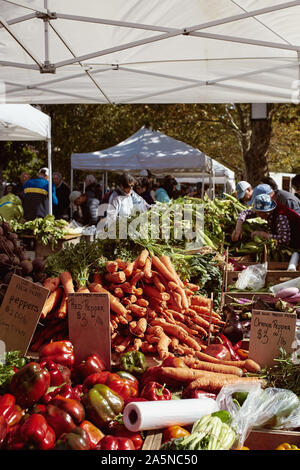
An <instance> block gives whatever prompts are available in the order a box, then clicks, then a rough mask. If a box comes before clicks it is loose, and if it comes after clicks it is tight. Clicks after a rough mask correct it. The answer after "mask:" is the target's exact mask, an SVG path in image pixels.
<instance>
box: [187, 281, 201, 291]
mask: <svg viewBox="0 0 300 470" xmlns="http://www.w3.org/2000/svg"><path fill="white" fill-rule="evenodd" d="M186 288H187V289H189V290H191V291H193V292H198V290H199V286H197V285H196V284H193V283H191V282H187V283H186Z"/></svg>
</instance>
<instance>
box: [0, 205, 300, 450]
mask: <svg viewBox="0 0 300 470" xmlns="http://www.w3.org/2000/svg"><path fill="white" fill-rule="evenodd" d="M182 199H183V201H181V200H179V201H177V202H180V201H181V203H186V202H187V201H188V200H189V199H187V198H182ZM191 202H192V200H190V203H191ZM204 202H205V204H206V211H205V215H206V217H207V218H208V222H209V223H208V226H207V228H206V229H207V230H208V233H210V230H211V228H210V227H211V226H213V224H214V219H213V218H212V217H211V214H212V213H214V214H215V217H216V218H217V219H218V221H219V224H220V223H223V222H224V221H223V219H222V217H221V216H222V214H223V211H224V208H226V214H227V218H228V215H230V217H232V225H234V223H235V219H234V217H235V215H236V214H237V213H238V211H239V203H238V202H237V201H236V200H235V199H234V198H231V197H228V199H226V200H214V201H210V200H208V199H205V201H204ZM167 208H168V205H167V204H166V205H164V209H163V210H162V214H163V215H162V217H168V218H169V220H170V222H171V226H172V223H173V219H172V217H171V218H170V215H166V212H167ZM191 209H192V210H195V207H194V206H193V204H191ZM152 210H153V209H152ZM209 224H210V225H209ZM161 225H163V220H162V223H161V224H160V226H161ZM205 225H206V224H205ZM1 228H2V230H3V234H4V235H5V236H6V238H8V235H9V233H10V231H9V227H8V226H7V225H3V224H2V227H1ZM172 230H173V229H172ZM171 232H172V231H171ZM212 234H214V237H213V240H211V239H209V238H208V235H205V234H203V236H204V235H205V238H203V240H204V246H202V248H201V249H198V250H197V252H196V253H194V254H193V255H191V254H189V253H188V252H187V251H186V243H185V242H187V241H188V240H182V241H181V243H178V240H176V238H175V237H174V238H172V237H171V239H169V240H165V239H164V238H161V237H160V238H158V239H155V240H152V239H151V238H149V237H148V238H140V239H131V238H128V239H127V240H119V239H109V238H107V239H104V240H95V241H93V242H91V243H87V242H86V241H85V240H80V242H79V243H77V244H70V245H68V246H64V247H63V248H62V249H61V250H60V251H59V252H58V253H54V254H51V255H49V256H48V257H47V258H46V259H45V262H44V265H43V266H39V272H40V275H41V276H40V277H39V280H38V281H37V279H36V278H35V277H32V279H31V280H29V279H28V278H27V275H26V274H25V272H22V271H18V272H16V274H17V275H15V274H14V275H12V277H11V280H10V282H9V283H8V284H7V285H6V289H4V290H3V296H2V297H3V300H2V304H1V307H0V319H1V328H0V333H1V336H0V339H2V341H4V342H5V344H6V345H7V352H6V363H5V364H4V365H3V366H1V365H0V388H1V393H0V429H1V434H0V445H1V446H2V448H4V449H9V450H17V449H28V448H35V449H39V450H42V449H43V450H47V449H53V450H75V449H76V450H79V449H80V450H89V451H91V450H93V451H95V450H136V451H138V450H140V449H142V450H159V449H160V450H164V451H168V452H171V451H173V450H182V451H185V450H190V451H196V450H235V449H243V448H244V447H249V448H250V450H256V449H263V450H275V449H278V450H279V449H280V450H281V449H282V450H283V449H286V448H287V445H288V444H289V445H290V446H292V445H293V446H294V447H295V448H298V446H299V445H300V432H299V429H300V401H299V396H300V390H299V365H298V363H297V361H295V350H296V349H297V348H298V349H299V339H300V338H299V330H298V325H297V312H296V310H297V303H296V302H295V303H292V300H293V299H292V298H291V297H292V296H294V295H297V294H296V286H295V287H294V288H293V289H294V290H293V291H292V290H291V288H290V290H289V291H287V290H285V292H282V289H281V286H280V283H279V281H281V280H282V277H280V276H282V273H281V274H280V275H279V277H278V278H274V277H273V278H270V279H272V282H273V286H271V287H272V288H273V291H274V292H273V291H272V290H270V291H269V292H268V295H267V297H266V295H265V296H264V297H261V298H260V299H258V301H256V299H255V302H254V299H250V301H249V302H248V304H246V303H245V299H244V301H243V304H241V303H239V301H238V300H239V299H238V298H235V297H233V300H232V301H231V302H229V303H227V302H226V303H225V304H224V303H223V299H224V296H227V295H230V292H229V286H230V284H229V283H228V279H227V282H226V273H228V272H229V269H230V266H231V267H233V266H234V263H236V264H235V266H236V267H237V266H238V265H239V269H240V271H236V272H243V271H245V270H246V267H247V266H246V264H245V265H244V266H242V259H241V258H240V259H236V257H233V256H232V255H231V256H230V258H229V255H228V251H230V247H229V246H227V247H225V244H224V237H222V236H221V235H218V234H217V233H215V231H214V230H211V235H212ZM12 238H16V237H12ZM228 243H229V242H228ZM211 245H212V246H211ZM235 249H236V247H235ZM261 253H262V255H263V256H264V255H265V254H266V251H264V250H262V251H261ZM256 256H257V253H255V256H254V258H255V257H256ZM263 261H264V260H262V264H263ZM257 264H258V263H257V261H256V260H255V259H254V260H253V261H252V264H251V262H250V261H249V262H248V266H251V265H252V266H255V265H257ZM272 267H274V266H272ZM273 271H276V269H273ZM281 271H282V270H281ZM295 272H296V274H297V271H295ZM286 273H288V271H286ZM296 274H295V276H296ZM295 276H294V275H293V276H291V277H292V278H293V279H290V280H292V281H295V282H296V280H297V277H295ZM268 287H269V286H268ZM232 294H234V295H236V291H234V292H232ZM242 294H243V295H244V296H246V295H247V293H246V292H245V293H244V292H242ZM248 294H249V295H252V294H253V292H250V291H249V292H248ZM283 294H284V295H285V297H283ZM281 296H282V297H281ZM288 297H289V298H290V302H287V304H286V305H285V306H284V305H282V308H281V309H280V310H279V307H278V305H277V304H278V302H280V301H281V300H282V301H285V302H286V299H287V298H288ZM241 305H242V307H241ZM280 305H281V303H280ZM24 306H26V308H25V307H24ZM28 308H30V319H31V320H30V322H27V323H23V322H22V319H24V318H27V316H26V313H25V312H27V309H28ZM24 309H25V311H24ZM261 315H264V317H263V319H266V318H268V319H270V318H271V319H272V318H273V316H274V315H275V318H276V322H275V323H274V325H277V327H276V331H277V332H278V331H280V338H281V341H280V342H278V340H277V339H276V336H274V337H273V335H272V328H273V326H272V325H273V323H272V322H271V323H270V325H271V326H270V327H269V333H266V332H263V337H265V336H266V335H268V337H269V341H270V343H269V344H267V345H265V344H264V342H263V341H261V340H260V338H261V336H262V333H259V331H258V328H257V325H256V324H255V323H254V322H253V319H256V318H261V317H260V316H261ZM249 320H250V325H251V328H250V337H249V334H248V333H249ZM247 323H248V325H247ZM265 323H266V321H265ZM12 332H13V334H12ZM251 332H252V337H251ZM253 332H254V333H253ZM277 338H278V336H277ZM295 339H296V342H297V345H296V348H295V344H294V342H295ZM253 344H254V347H255V349H256V350H257V351H259V353H260V354H259V356H257V354H255V353H253ZM270 344H272V348H270ZM293 345H294V346H293ZM18 346H19V347H18ZM18 349H19V352H18ZM270 349H271V351H272V355H271V356H270V354H269V352H268V351H269V350H270ZM29 376H30V377H33V376H34V377H35V380H36V384H38V385H36V386H32V388H30V390H29V391H28V387H27V381H28V377H29ZM24 387H27V388H26V390H27V391H26V393H25V391H24V390H25V388H24ZM178 400H180V401H181V403H180V405H181V406H178ZM33 429H36V430H39V432H38V433H34V432H33Z"/></svg>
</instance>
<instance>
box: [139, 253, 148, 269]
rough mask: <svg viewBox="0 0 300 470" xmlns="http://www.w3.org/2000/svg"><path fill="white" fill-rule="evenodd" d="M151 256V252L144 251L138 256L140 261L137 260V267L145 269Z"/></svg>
mask: <svg viewBox="0 0 300 470" xmlns="http://www.w3.org/2000/svg"><path fill="white" fill-rule="evenodd" d="M148 256H149V251H148V250H146V249H144V250H142V251H141V253H140V255H139V256H138V259H137V265H138V266H139V267H141V268H143V267H144V266H145V264H146V260H147V258H148Z"/></svg>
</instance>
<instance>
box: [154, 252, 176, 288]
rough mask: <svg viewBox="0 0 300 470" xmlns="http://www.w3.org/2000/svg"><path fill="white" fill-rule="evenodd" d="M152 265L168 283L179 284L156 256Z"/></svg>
mask: <svg viewBox="0 0 300 470" xmlns="http://www.w3.org/2000/svg"><path fill="white" fill-rule="evenodd" d="M152 264H153V266H154V267H155V268H156V269H157V271H158V272H159V273H160V274H162V275H163V276H164V277H165V278H166V279H167V280H168V281H173V282H175V283H176V284H177V283H178V280H177V277H176V276H175V275H174V273H172V272H171V271H169V269H168V268H167V267H166V266H165V265H164V263H163V262H162V261H161V260H160V259H159V258H158V257H157V256H155V255H153V256H152Z"/></svg>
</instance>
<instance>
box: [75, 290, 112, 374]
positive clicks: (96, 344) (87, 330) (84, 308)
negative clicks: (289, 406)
mask: <svg viewBox="0 0 300 470" xmlns="http://www.w3.org/2000/svg"><path fill="white" fill-rule="evenodd" d="M68 323H69V339H70V341H71V342H72V343H73V345H74V349H75V357H76V361H77V362H80V361H82V360H85V359H86V358H87V356H89V355H90V354H93V353H97V354H99V356H100V357H101V359H102V361H103V362H104V364H105V365H106V369H107V370H110V367H111V339H110V307H109V298H108V295H107V294H96V293H93V294H91V293H75V294H69V296H68Z"/></svg>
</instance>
